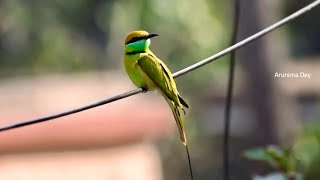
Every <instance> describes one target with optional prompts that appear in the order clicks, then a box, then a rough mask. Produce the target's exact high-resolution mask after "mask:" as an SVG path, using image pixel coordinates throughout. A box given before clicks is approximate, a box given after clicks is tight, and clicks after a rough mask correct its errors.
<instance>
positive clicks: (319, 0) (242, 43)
mask: <svg viewBox="0 0 320 180" xmlns="http://www.w3.org/2000/svg"><path fill="white" fill-rule="evenodd" d="M319 4H320V0H316V1H314V2H313V3H311V4H309V5H307V6H306V7H304V8H302V9H300V10H299V11H297V12H295V13H293V14H291V15H290V16H288V17H286V18H284V19H282V20H280V21H278V22H277V23H275V24H273V25H271V26H269V27H267V28H265V29H264V30H262V31H260V32H258V33H256V34H254V35H252V36H250V37H248V38H246V39H244V40H242V41H240V42H239V43H237V44H235V45H233V46H230V47H228V48H226V49H224V50H223V51H220V52H219V53H217V54H215V55H213V56H210V57H208V58H206V59H204V60H201V61H200V62H198V63H195V64H193V65H191V66H188V67H186V68H184V69H182V70H180V71H178V72H176V73H174V74H173V77H174V78H177V77H179V76H182V75H184V74H186V73H189V72H191V71H193V70H195V69H198V68H200V67H202V66H204V65H206V64H208V63H210V62H213V61H214V60H216V59H218V58H220V57H223V56H225V55H227V54H229V53H230V52H232V51H235V50H236V49H239V48H241V47H243V46H245V45H247V44H249V43H250V42H253V41H254V40H256V39H258V38H261V37H262V36H264V35H266V34H268V33H270V32H272V31H274V30H276V29H278V28H279V27H281V26H283V25H284V24H287V23H288V22H290V21H292V20H294V19H295V18H297V17H299V16H301V15H303V14H305V13H307V12H308V11H310V10H311V9H313V8H315V7H316V6H318V5H319ZM141 92H144V90H143V89H135V90H132V91H129V92H126V93H123V94H119V95H117V96H113V97H111V98H108V99H106V100H103V101H100V102H97V103H94V104H92V105H87V106H84V107H81V108H78V109H74V110H70V111H67V112H63V113H59V114H55V115H51V116H47V117H43V118H39V119H34V120H29V121H24V122H20V123H16V124H12V125H8V126H3V127H1V128H0V131H6V130H10V129H15V128H18V127H23V126H28V125H32V124H37V123H40V122H45V121H49V120H52V119H56V118H59V117H62V116H67V115H70V114H74V113H78V112H81V111H84V110H87V109H91V108H94V107H97V106H101V105H104V104H108V103H110V102H114V101H117V100H120V99H123V98H127V97H129V96H132V95H135V94H139V93H141Z"/></svg>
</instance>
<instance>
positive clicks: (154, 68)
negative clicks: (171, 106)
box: [138, 54, 176, 101]
mask: <svg viewBox="0 0 320 180" xmlns="http://www.w3.org/2000/svg"><path fill="white" fill-rule="evenodd" d="M138 66H139V67H140V68H141V70H142V71H143V72H144V73H146V74H147V75H148V76H149V78H150V79H151V80H152V81H153V82H154V83H155V85H157V86H158V87H159V88H160V90H161V91H162V92H163V93H164V94H165V95H166V96H167V97H168V98H169V99H171V100H172V101H174V100H173V98H174V96H176V95H175V92H174V91H176V85H175V82H174V80H173V78H172V76H170V74H171V72H170V71H169V69H168V68H167V67H166V66H165V65H164V64H163V63H162V62H161V61H159V60H157V59H156V57H154V56H152V55H149V54H148V55H146V56H143V57H141V58H140V59H139V60H138Z"/></svg>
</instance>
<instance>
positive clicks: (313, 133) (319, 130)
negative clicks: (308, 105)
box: [244, 121, 320, 180]
mask: <svg viewBox="0 0 320 180" xmlns="http://www.w3.org/2000/svg"><path fill="white" fill-rule="evenodd" d="M244 155H245V157H247V158H248V159H251V160H256V161H261V162H264V163H267V164H269V165H271V166H272V167H274V168H275V169H276V170H278V171H279V172H281V173H284V174H286V176H287V177H289V179H296V178H292V177H297V176H298V175H302V176H303V177H304V179H307V180H315V179H318V177H320V122H319V121H318V122H317V121H315V122H313V123H309V124H307V125H306V126H305V127H304V128H303V130H302V132H301V133H300V135H299V136H298V138H297V140H296V142H295V144H294V145H293V146H292V147H291V148H288V149H285V148H281V147H279V146H275V145H270V146H267V147H266V148H253V149H249V150H247V151H245V153H244Z"/></svg>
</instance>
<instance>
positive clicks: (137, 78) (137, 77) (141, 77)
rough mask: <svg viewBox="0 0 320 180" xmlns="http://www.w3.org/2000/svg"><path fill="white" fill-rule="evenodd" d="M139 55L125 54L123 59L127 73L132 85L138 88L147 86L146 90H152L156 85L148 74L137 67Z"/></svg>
mask: <svg viewBox="0 0 320 180" xmlns="http://www.w3.org/2000/svg"><path fill="white" fill-rule="evenodd" d="M140 58H141V55H133V56H127V57H125V59H124V64H125V69H126V71H127V74H128V76H129V78H130V79H131V81H132V82H133V84H134V85H136V86H137V87H139V88H142V87H144V88H147V89H148V90H153V89H154V88H155V87H156V85H155V84H154V82H153V81H152V80H151V79H150V78H149V76H148V75H147V74H146V73H145V72H144V71H143V70H142V69H141V68H140V67H139V65H138V60H139V59H140Z"/></svg>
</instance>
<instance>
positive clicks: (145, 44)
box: [125, 31, 158, 53]
mask: <svg viewBox="0 0 320 180" xmlns="http://www.w3.org/2000/svg"><path fill="white" fill-rule="evenodd" d="M155 36H158V34H153V33H148V32H147V31H132V32H131V33H129V34H128V35H127V37H126V40H125V52H126V53H134V52H144V51H146V50H147V49H148V48H149V46H150V44H151V41H150V38H152V37H155Z"/></svg>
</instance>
